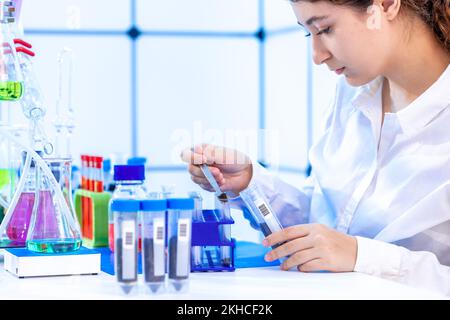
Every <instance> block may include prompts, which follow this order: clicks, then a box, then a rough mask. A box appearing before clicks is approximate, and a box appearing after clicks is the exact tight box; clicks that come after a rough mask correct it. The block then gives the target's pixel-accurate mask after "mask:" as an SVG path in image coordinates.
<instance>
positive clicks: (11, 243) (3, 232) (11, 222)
mask: <svg viewBox="0 0 450 320" xmlns="http://www.w3.org/2000/svg"><path fill="white" fill-rule="evenodd" d="M23 156H24V165H23V168H22V174H21V179H20V181H19V183H18V185H17V190H16V192H15V194H14V197H13V198H12V201H11V204H10V206H9V208H8V210H7V211H6V214H5V218H4V219H3V221H2V224H1V225H0V247H3V248H6V247H25V245H26V239H27V234H28V230H29V226H30V219H31V215H32V212H33V206H34V200H35V193H36V166H35V163H34V161H33V160H32V158H31V156H27V155H26V153H24V154H23Z"/></svg>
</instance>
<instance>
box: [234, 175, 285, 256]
mask: <svg viewBox="0 0 450 320" xmlns="http://www.w3.org/2000/svg"><path fill="white" fill-rule="evenodd" d="M240 196H241V198H242V200H243V201H244V203H245V204H246V206H247V208H248V210H249V211H250V213H251V214H252V216H253V218H254V219H255V221H256V222H257V223H258V225H259V228H260V229H261V231H262V233H263V234H264V236H266V237H267V236H268V235H270V234H272V233H273V232H277V231H280V230H282V229H283V227H282V225H281V223H280V222H279V221H278V218H277V216H276V215H275V212H274V211H273V209H272V207H271V206H270V204H269V201H268V200H267V199H266V197H265V195H264V194H263V192H262V191H261V190H260V188H259V187H258V185H257V184H256V183H250V185H249V186H248V187H247V188H246V189H244V190H243V191H241V192H240ZM277 246H279V244H278V245H274V246H272V247H273V248H276V247H277Z"/></svg>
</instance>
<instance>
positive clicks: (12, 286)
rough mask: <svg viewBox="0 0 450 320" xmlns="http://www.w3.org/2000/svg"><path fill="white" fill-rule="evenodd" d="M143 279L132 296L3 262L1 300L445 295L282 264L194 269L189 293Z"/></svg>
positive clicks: (106, 282) (110, 281)
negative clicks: (16, 270)
mask: <svg viewBox="0 0 450 320" xmlns="http://www.w3.org/2000/svg"><path fill="white" fill-rule="evenodd" d="M139 276H140V278H139V280H140V282H139V284H138V285H137V287H136V289H135V290H134V291H133V293H132V294H130V295H125V294H123V293H122V291H121V289H120V288H119V286H118V284H117V282H116V279H115V277H114V276H111V275H109V274H106V273H101V274H99V275H84V276H60V277H37V278H24V279H19V278H16V277H15V276H14V275H12V274H10V273H9V272H7V271H5V270H4V269H3V262H1V263H0V297H1V299H3V300H5V299H44V300H45V299H75V300H77V299H95V300H105V299H106V300H111V299H167V300H169V299H170V300H176V299H183V300H219V299H220V300H243V299H249V300H281V299H282V300H291V299H295V300H309V299H318V300H327V299H339V300H340V299H355V300H366V299H389V300H390V299H401V300H403V299H414V300H415V299H420V300H428V299H446V297H445V296H441V295H438V294H436V293H434V292H430V291H426V290H418V289H416V288H412V287H409V286H405V285H402V284H398V283H395V282H392V281H388V280H383V279H379V278H376V277H372V276H368V275H365V274H360V273H355V272H352V273H301V272H297V271H288V272H286V271H281V270H280V269H279V268H278V267H267V268H243V269H237V270H236V271H235V272H208V273H191V275H190V284H189V286H190V287H189V290H188V292H186V293H182V294H180V293H178V294H170V293H163V294H159V295H153V294H150V293H149V292H148V291H147V290H148V289H147V288H146V286H145V285H144V283H143V282H142V276H141V275H139Z"/></svg>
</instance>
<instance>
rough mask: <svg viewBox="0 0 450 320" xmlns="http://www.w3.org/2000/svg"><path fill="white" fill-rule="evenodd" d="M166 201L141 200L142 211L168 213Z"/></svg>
mask: <svg viewBox="0 0 450 320" xmlns="http://www.w3.org/2000/svg"><path fill="white" fill-rule="evenodd" d="M166 209H167V200H166V199H147V200H141V211H166Z"/></svg>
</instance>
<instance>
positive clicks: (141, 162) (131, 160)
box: [127, 157, 147, 165]
mask: <svg viewBox="0 0 450 320" xmlns="http://www.w3.org/2000/svg"><path fill="white" fill-rule="evenodd" d="M146 162H147V158H144V157H133V158H129V159H128V160H127V164H129V165H145V163H146Z"/></svg>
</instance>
